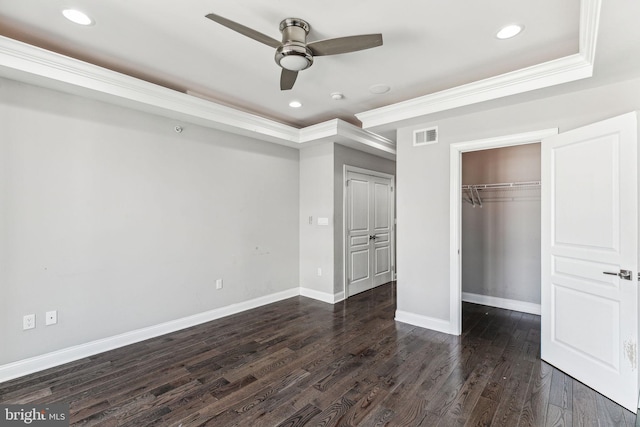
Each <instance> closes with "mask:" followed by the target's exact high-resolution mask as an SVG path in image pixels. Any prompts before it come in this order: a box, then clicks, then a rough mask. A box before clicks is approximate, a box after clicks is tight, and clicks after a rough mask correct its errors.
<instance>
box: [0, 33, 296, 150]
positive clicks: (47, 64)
mask: <svg viewBox="0 0 640 427" xmlns="http://www.w3.org/2000/svg"><path fill="white" fill-rule="evenodd" d="M0 75H3V76H5V77H8V78H11V79H14V80H19V81H23V82H26V83H32V84H36V85H39V86H44V87H47V88H51V89H55V90H60V91H63V92H67V93H72V94H76V95H80V96H85V97H88V98H92V99H97V100H100V101H106V102H109V103H112V104H116V105H121V106H124V107H128V108H133V109H136V110H142V111H146V112H150V113H153V114H159V115H162V116H165V117H171V118H175V119H179V120H186V121H188V122H191V123H196V124H202V125H205V126H208V127H212V128H216V129H220V130H225V131H229V132H233V133H240V134H245V135H248V136H251V137H253V138H257V139H263V140H266V141H269V142H275V143H281V144H285V145H292V144H293V145H295V144H297V142H298V139H299V135H298V134H299V131H298V129H296V128H294V127H292V126H287V125H284V124H281V123H278V122H275V121H273V120H269V119H265V118H263V117H260V116H257V115H255V114H250V113H246V112H243V111H239V110H236V109H233V108H230V107H227V106H224V105H220V104H216V103H214V102H210V101H207V100H204V99H200V98H197V97H195V96H190V95H187V94H184V93H182V92H178V91H175V90H171V89H167V88H165V87H162V86H159V85H156V84H153V83H149V82H146V81H144V80H140V79H137V78H134V77H131V76H128V75H125V74H122V73H118V72H115V71H112V70H108V69H106V68H102V67H99V66H97V65H94V64H90V63H87V62H84V61H80V60H77V59H74V58H70V57H68V56H64V55H60V54H58V53H55V52H51V51H48V50H45V49H42V48H39V47H36V46H32V45H29V44H26V43H22V42H19V41H16V40H13V39H10V38H7V37H0Z"/></svg>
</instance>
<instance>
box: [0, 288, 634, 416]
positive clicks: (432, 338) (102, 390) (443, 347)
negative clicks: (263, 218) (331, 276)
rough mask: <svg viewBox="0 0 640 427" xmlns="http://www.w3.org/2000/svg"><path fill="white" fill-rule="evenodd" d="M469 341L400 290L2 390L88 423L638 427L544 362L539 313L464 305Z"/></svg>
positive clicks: (183, 339)
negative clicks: (409, 302) (415, 309)
mask: <svg viewBox="0 0 640 427" xmlns="http://www.w3.org/2000/svg"><path fill="white" fill-rule="evenodd" d="M463 310H464V315H463V335H462V336H460V337H454V336H450V335H446V334H441V333H438V332H434V331H429V330H425V329H421V328H418V327H414V326H411V325H407V324H403V323H398V322H395V321H394V320H393V317H394V312H395V284H394V283H390V284H387V285H383V286H380V287H378V288H376V289H374V290H371V291H368V292H365V293H362V294H359V295H356V296H354V297H352V298H350V299H349V300H348V301H344V302H341V303H338V304H336V305H334V306H331V305H329V304H324V303H321V302H318V301H315V300H312V299H308V298H304V297H295V298H290V299H287V300H285V301H281V302H278V303H275V304H271V305H268V306H265V307H261V308H258V309H255V310H251V311H248V312H245V313H241V314H237V315H234V316H229V317H226V318H223V319H220V320H216V321H213V322H209V323H206V324H203V325H199V326H196V327H192V328H189V329H186V330H182V331H178V332H175V333H172V334H169V335H165V336H162V337H158V338H155V339H151V340H148V341H145V342H142V343H138V344H134V345H130V346H127V347H123V348H120V349H117V350H113V351H109V352H106V353H102V354H99V355H96V356H93V357H89V358H86V359H82V360H78V361H75V362H73V363H69V364H66V365H64V366H59V367H56V368H53V369H49V370H47V371H42V372H39V373H36V374H33V375H29V376H26V377H23V378H19V379H16V380H13V381H9V382H5V383H2V384H0V403H29V402H33V403H57V402H66V403H69V404H70V411H71V424H72V425H77V426H182V427H187V426H202V425H207V426H218V427H220V426H265V427H271V426H430V427H431V426H436V427H439V426H446V427H449V426H508V427H515V426H627V427H632V426H635V422H636V417H635V415H634V414H633V413H631V412H629V411H627V410H625V409H623V408H622V407H620V406H618V405H616V404H614V403H613V402H611V401H610V400H608V399H606V398H604V397H603V396H601V395H599V394H598V393H596V392H594V391H593V390H591V389H589V388H588V387H586V386H584V385H583V384H581V383H579V382H577V381H575V380H573V379H572V378H570V377H568V376H567V375H565V374H563V373H562V372H560V371H558V370H556V369H554V368H553V367H551V366H549V365H548V364H546V363H544V362H542V361H541V360H540V356H539V349H540V318H539V316H534V315H529V314H523V313H518V312H515V311H508V310H502V309H497V308H490V307H484V306H480V305H473V304H464V309H463Z"/></svg>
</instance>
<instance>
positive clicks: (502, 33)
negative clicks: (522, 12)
mask: <svg viewBox="0 0 640 427" xmlns="http://www.w3.org/2000/svg"><path fill="white" fill-rule="evenodd" d="M522 30H524V25H520V24H509V25H507V26H505V27H502V28H501V29H500V30H499V31H498V32H497V33H496V37H497V38H499V39H500V40H506V39H510V38H511V37H515V36H517V35H518V34H520V33H521V32H522Z"/></svg>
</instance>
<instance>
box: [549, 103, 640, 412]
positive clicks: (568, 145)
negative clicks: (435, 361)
mask: <svg viewBox="0 0 640 427" xmlns="http://www.w3.org/2000/svg"><path fill="white" fill-rule="evenodd" d="M637 166H638V153H637V119H636V114H635V113H630V114H625V115H623V116H620V117H616V118H613V119H609V120H605V121H603V122H599V123H595V124H592V125H589V126H586V127H583V128H579V129H575V130H572V131H569V132H565V133H561V134H559V135H556V136H551V137H548V138H545V139H543V141H542V182H543V188H542V331H541V332H542V338H541V346H542V349H541V356H542V359H544V360H545V361H547V362H548V363H550V364H552V365H554V366H556V367H557V368H558V369H561V370H562V371H564V372H566V373H567V374H569V375H571V376H572V377H574V378H576V379H577V380H579V381H581V382H583V383H585V384H586V385H588V386H590V387H592V388H593V389H595V390H596V391H598V392H600V393H601V394H603V395H605V396H607V397H608V398H610V399H611V400H613V401H615V402H617V403H619V404H620V405H622V406H624V407H626V408H627V409H629V410H631V411H633V412H636V410H637V409H636V408H637V403H638V372H637V365H638V361H637V342H638V182H637V179H638V177H637Z"/></svg>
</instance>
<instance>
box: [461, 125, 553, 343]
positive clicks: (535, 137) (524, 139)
mask: <svg viewBox="0 0 640 427" xmlns="http://www.w3.org/2000/svg"><path fill="white" fill-rule="evenodd" d="M557 133H558V129H545V130H540V131H534V132H527V133H521V134H515V135H507V136H503V137H497V138H488V139H480V140H475V141H467V142H460V143H456V144H451V146H450V162H451V163H450V184H451V187H450V195H451V198H450V212H451V215H450V218H451V221H450V258H449V269H450V286H449V291H450V295H449V298H450V299H449V301H450V307H449V324H450V328H451V329H450V330H451V332H452V333H454V334H456V335H460V334H461V333H462V257H461V253H462V203H463V202H462V153H465V152H471V151H479V150H487V149H492V148H502V147H510V146H516V145H523V144H532V143H536V142H540V141H541V140H542V139H543V138H545V137H547V136H551V135H556V134H557Z"/></svg>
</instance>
